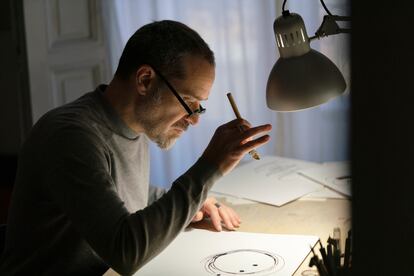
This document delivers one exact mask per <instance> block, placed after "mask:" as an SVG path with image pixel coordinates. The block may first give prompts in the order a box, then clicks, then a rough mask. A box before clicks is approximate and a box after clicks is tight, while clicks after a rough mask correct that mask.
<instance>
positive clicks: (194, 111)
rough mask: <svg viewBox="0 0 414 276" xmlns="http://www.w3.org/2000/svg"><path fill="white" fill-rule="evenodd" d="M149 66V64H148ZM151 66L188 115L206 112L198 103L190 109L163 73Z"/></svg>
mask: <svg viewBox="0 0 414 276" xmlns="http://www.w3.org/2000/svg"><path fill="white" fill-rule="evenodd" d="M150 66H151V65H150ZM151 68H152V69H153V70H154V72H155V73H156V74H157V75H158V76H159V77H160V79H161V80H162V81H163V82H164V83H165V84H166V85H167V86H168V88H169V89H170V91H171V92H172V93H173V94H174V96H175V97H176V98H177V100H178V101H179V102H180V104H181V105H182V106H183V107H184V109H185V110H186V111H187V113H188V117H190V116H194V115H200V114H203V113H205V112H206V109H205V108H204V107H202V106H201V104H199V108H197V109H196V110H191V108H190V107H189V106H188V105H187V104H186V103H185V101H184V100H183V98H181V96H180V94H178V92H177V90H175V88H174V87H173V86H172V85H171V83H170V82H169V81H168V80H167V79H166V78H165V77H164V76H163V74H161V73H160V71H158V70H157V69H156V68H155V67H154V66H151Z"/></svg>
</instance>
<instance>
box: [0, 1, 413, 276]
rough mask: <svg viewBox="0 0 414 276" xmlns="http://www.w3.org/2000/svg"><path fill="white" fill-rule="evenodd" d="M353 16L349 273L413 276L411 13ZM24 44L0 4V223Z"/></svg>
mask: <svg viewBox="0 0 414 276" xmlns="http://www.w3.org/2000/svg"><path fill="white" fill-rule="evenodd" d="M290 1H293V0H290ZM296 1H300V0H296ZM314 1H315V2H316V3H315V4H316V5H317V4H319V3H317V1H316V0H314ZM407 2H408V1H407ZM351 10H352V35H351V38H352V39H351V51H352V67H351V68H352V81H351V104H352V105H351V110H352V111H351V150H352V153H351V161H352V173H353V175H354V180H353V198H352V205H353V208H352V217H353V226H352V228H353V236H354V244H353V246H354V248H353V249H354V250H353V269H354V273H353V274H354V275H414V265H413V263H414V249H412V247H414V189H413V185H414V146H413V144H414V135H413V125H414V122H413V121H414V120H413V119H414V115H413V114H414V112H413V109H414V108H413V103H414V102H413V98H414V97H413V93H414V82H413V80H414V69H413V66H414V52H413V51H414V45H413V42H412V41H413V40H414V39H413V38H412V37H413V27H412V26H414V22H413V18H414V12H412V11H413V10H412V9H410V7H409V5H408V3H400V2H395V1H393V2H391V1H390V2H384V3H382V2H381V1H353V3H352V8H351ZM411 13H413V14H411ZM24 43H25V42H24V28H23V12H22V5H21V1H12V0H0V65H1V66H0V89H1V98H0V208H1V209H0V210H1V211H0V224H1V223H5V221H6V214H7V206H8V202H9V197H10V192H11V190H12V186H13V181H14V176H15V171H16V164H17V154H18V150H19V148H20V145H21V143H22V141H23V140H24V137H25V136H26V135H27V131H28V130H29V128H30V125H31V117H30V104H29V103H30V99H29V90H28V89H29V88H28V76H27V69H26V68H27V65H26V63H27V62H26V56H25V46H24V45H25V44H24Z"/></svg>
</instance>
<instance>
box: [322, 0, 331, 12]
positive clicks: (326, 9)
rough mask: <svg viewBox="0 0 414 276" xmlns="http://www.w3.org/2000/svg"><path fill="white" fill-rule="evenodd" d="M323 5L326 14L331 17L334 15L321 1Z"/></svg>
mask: <svg viewBox="0 0 414 276" xmlns="http://www.w3.org/2000/svg"><path fill="white" fill-rule="evenodd" d="M321 4H322V6H323V8H324V9H325V11H326V13H327V14H329V15H332V13H331V12H330V11H329V10H328V8H327V7H326V5H325V3H324V2H323V0H321Z"/></svg>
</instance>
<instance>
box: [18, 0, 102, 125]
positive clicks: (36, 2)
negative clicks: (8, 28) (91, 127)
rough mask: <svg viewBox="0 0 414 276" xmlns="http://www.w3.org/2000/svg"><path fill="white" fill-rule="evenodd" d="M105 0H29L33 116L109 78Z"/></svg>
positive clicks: (26, 14) (26, 1) (27, 18)
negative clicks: (104, 27)
mask: <svg viewBox="0 0 414 276" xmlns="http://www.w3.org/2000/svg"><path fill="white" fill-rule="evenodd" d="M100 9H101V6H100V1H99V0H24V17H25V29H26V45H27V55H28V67H29V79H30V96H31V105H32V116H33V122H36V121H37V120H38V119H39V117H40V116H42V115H43V114H44V113H45V112H47V111H48V110H50V109H52V108H54V107H57V106H59V105H62V104H64V103H67V102H69V101H72V100H74V99H76V98H78V97H79V96H81V95H83V94H84V93H86V92H89V91H92V90H93V89H94V88H95V87H96V86H97V85H98V84H100V83H105V82H108V80H109V75H108V72H109V70H108V62H107V60H108V59H107V50H106V45H105V43H104V33H103V28H102V17H101V12H100Z"/></svg>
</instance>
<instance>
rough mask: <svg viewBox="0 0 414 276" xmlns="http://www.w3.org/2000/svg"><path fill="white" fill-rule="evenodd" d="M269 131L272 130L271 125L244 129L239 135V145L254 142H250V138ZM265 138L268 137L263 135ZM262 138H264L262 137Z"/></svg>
mask: <svg viewBox="0 0 414 276" xmlns="http://www.w3.org/2000/svg"><path fill="white" fill-rule="evenodd" d="M271 129H272V125H270V124H265V125H261V126H257V127H252V128H248V129H244V130H243V132H242V134H241V135H240V139H241V144H245V143H247V142H248V141H255V140H252V137H254V136H256V135H258V134H260V133H263V132H268V131H270V130H271ZM265 136H267V137H269V135H265ZM262 137H264V136H262ZM256 140H257V139H256Z"/></svg>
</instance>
